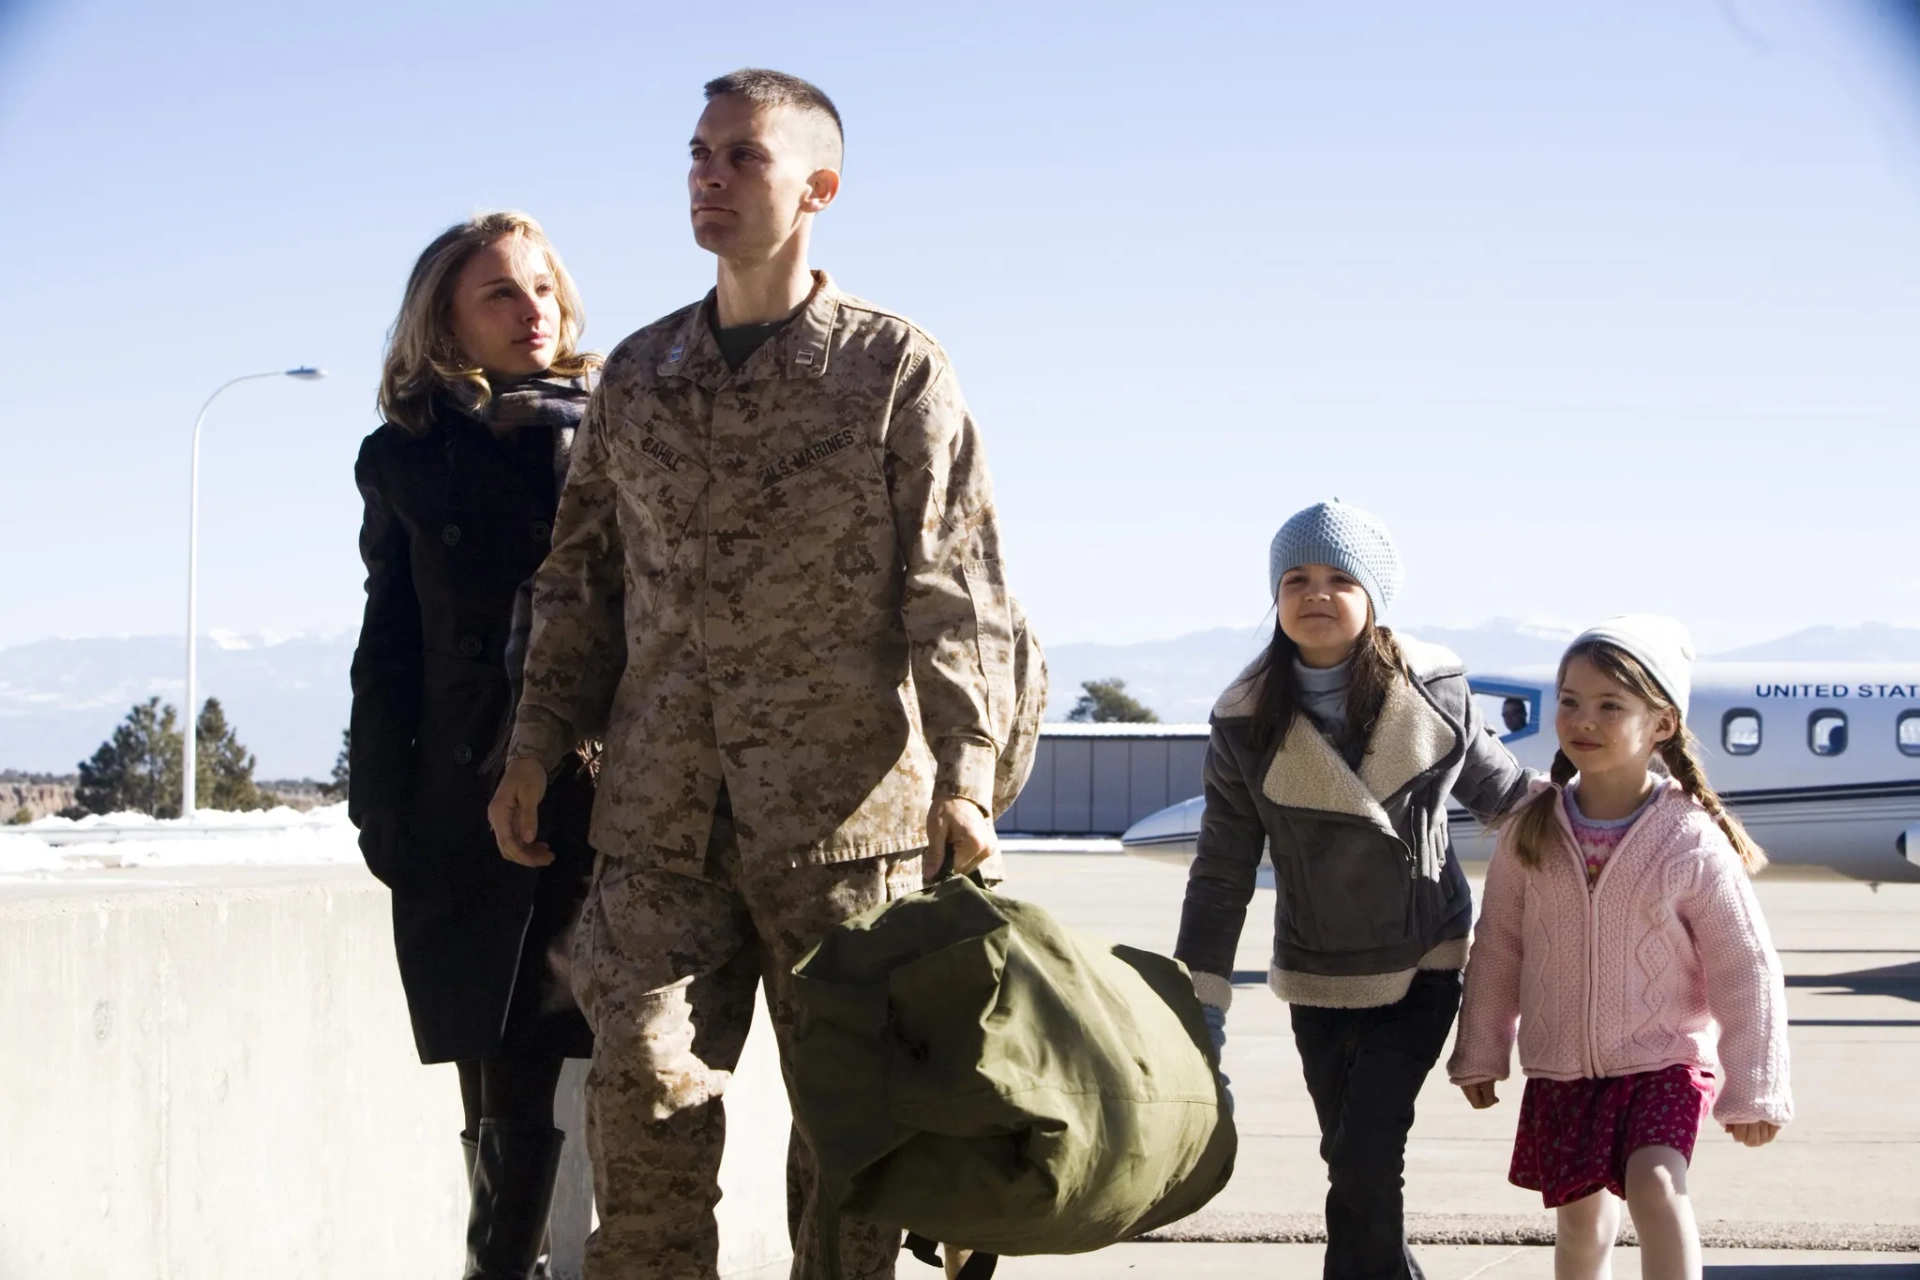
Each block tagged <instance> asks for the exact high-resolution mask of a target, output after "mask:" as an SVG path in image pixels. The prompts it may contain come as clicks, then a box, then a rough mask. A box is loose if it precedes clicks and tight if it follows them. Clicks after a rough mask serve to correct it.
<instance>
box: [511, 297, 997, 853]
mask: <svg viewBox="0 0 1920 1280" xmlns="http://www.w3.org/2000/svg"><path fill="white" fill-rule="evenodd" d="M817 279H818V283H817V284H816V286H815V289H814V292H813V294H812V296H811V297H810V298H809V299H808V301H807V302H806V304H805V306H804V307H802V309H801V311H800V313H799V314H798V315H797V316H795V317H794V319H793V320H792V322H791V323H789V324H788V325H787V326H786V327H785V328H784V329H782V330H781V331H780V332H778V333H777V334H775V335H774V336H773V337H772V338H771V339H769V340H768V342H767V343H766V345H764V346H763V347H761V348H760V349H759V350H758V351H756V352H755V353H754V354H753V356H752V357H751V358H749V359H748V361H747V362H746V363H745V364H744V365H742V366H741V367H740V369H739V370H738V371H737V372H732V373H730V372H729V371H728V369H727V366H726V362H725V361H724V360H723V359H722V358H721V355H720V351H719V347H718V344H717V343H716V342H715V341H714V339H713V336H712V334H711V333H710V332H709V329H708V322H707V316H708V311H709V309H710V308H711V307H712V306H713V305H714V301H713V296H712V295H711V294H709V295H708V296H707V298H706V299H705V300H703V301H702V302H700V303H698V304H696V305H694V306H691V307H688V308H686V309H684V310H681V311H678V312H675V313H674V314H672V315H670V316H667V317H666V318H665V319H662V320H659V321H656V322H655V323H654V324H651V325H649V326H648V327H646V328H644V329H642V330H640V331H639V332H638V333H635V334H634V335H632V336H631V337H629V338H628V339H627V340H626V341H625V342H623V343H621V344H620V346H619V347H617V348H616V349H615V350H614V352H613V354H612V355H611V356H610V357H609V358H608V361H607V366H606V370H605V372H604V374H603V375H602V379H601V383H600V386H599V389H598V390H597V391H596V393H595V395H594V398H593V402H592V404H591V406H590V407H589V408H588V411H587V417H586V421H585V422H584V423H583V424H582V426H581V430H580V435H579V438H578V441H577V443H576V445H575V448H574V457H573V462H572V469H571V472H570V474H569V476H568V480H567V487H566V491H565V493H564V494H563V495H562V498H561V502H560V510H559V514H558V516H557V517H556V520H555V529H554V542H553V550H552V553H551V554H550V555H549V556H548V558H547V561H546V563H545V564H544V565H543V566H542V567H541V569H540V572H539V574H538V576H537V577H536V579H535V583H534V615H535V616H534V625H533V635H532V639H531V643H530V647H529V652H528V654H527V662H526V691H525V694H524V696H523V698H522V701H521V704H520V710H519V714H518V718H517V720H516V723H515V726H514V734H513V741H512V744H511V746H510V747H509V749H508V758H509V759H517V758H521V757H531V758H533V759H537V760H539V761H540V762H541V763H542V764H544V765H546V766H548V767H549V768H551V767H552V766H553V765H554V764H556V763H557V762H558V761H559V760H560V759H561V757H562V756H563V755H564V754H565V753H566V752H567V751H568V750H570V749H571V748H572V746H573V744H574V743H576V742H578V741H580V740H582V739H588V738H594V737H601V736H604V738H605V741H606V754H605V757H604V762H603V765H602V769H601V774H600V784H599V785H600V790H599V796H598V798H597V800H596V803H595V810H594V820H593V842H594V844H595V846H596V847H597V848H599V849H601V850H602V851H603V852H605V853H607V854H608V855H609V856H623V857H644V858H646V859H648V860H649V861H651V862H653V863H655V864H657V865H660V866H662V867H663V868H666V869H670V870H682V871H687V872H693V873H697V872H698V871H699V869H700V867H701V865H702V861H703V859H704V857H705V853H706V842H707V836H708V832H709V830H710V828H711V825H712V817H713V809H714V804H715V800H716V798H717V796H718V794H719V792H720V788H721V786H722V783H723V782H724V784H725V787H726V792H727V795H728V798H729V801H730V803H731V806H732V809H733V814H734V823H735V826H736V828H737V830H738V832H739V838H740V844H741V853H742V856H743V858H745V859H746V860H747V861H749V862H756V861H757V862H761V863H762V864H765V863H766V862H768V861H772V862H776V863H780V864H785V865H800V864H804V863H822V862H837V861H844V860H848V859H853V858H865V857H874V856H877V855H880V854H886V853H896V852H900V851H903V850H909V849H914V848H919V847H921V846H924V845H925V844H926V814H927V809H928V806H929V805H930V803H931V801H932V797H933V795H934V793H935V792H936V790H937V791H938V792H939V793H941V794H948V795H956V796H963V797H966V798H967V799H969V800H973V801H976V802H978V803H979V804H980V805H981V806H982V807H983V808H986V809H989V810H991V806H992V803H993V781H994V762H995V759H996V756H997V754H998V751H999V748H1000V746H1001V745H1002V744H1004V742H1005V740H1006V736H1007V728H1008V725H1009V723H1010V721H1011V717H1012V713H1013V702H1014V688H1013V675H1012V643H1013V635H1012V620H1011V609H1010V603H1009V597H1008V594H1007V589H1006V584H1005V581H1004V578H1003V576H1002V572H1001V565H1000V531H999V525H998V521H997V519H996V517H995V515H994V509H993V489H992V484H991V481H990V480H989V479H988V475H987V465H986V459H985V457H984V456H983V454H982V452H981V445H980V433H979V430H978V428H977V427H976V425H975V423H974V421H973V418H972V417H971V415H969V414H968V412H967V407H966V404H965V402H964V401H963V400H962V399H961V395H960V387H959V384H958V382H957V381H956V380H955V377H954V373H953V369H952V367H951V365H949V363H948V361H947V357H946V353H945V352H943V351H942V350H941V349H940V347H939V344H937V343H936V342H934V340H933V339H932V338H930V337H928V336H927V335H926V334H925V333H922V332H921V331H920V330H919V329H917V328H915V327H914V326H913V325H912V324H910V323H909V322H907V321H906V320H903V319H901V318H900V317H899V316H896V315H894V314H892V313H890V312H887V311H883V310H881V309H879V308H878V307H875V306H873V305H871V304H870V303H866V302H862V301H859V300H857V299H855V298H851V297H848V296H847V295H845V294H843V293H841V292H839V291H838V290H837V289H835V288H834V286H833V283H832V281H830V280H829V279H828V278H827V277H826V275H825V274H824V273H818V275H817Z"/></svg>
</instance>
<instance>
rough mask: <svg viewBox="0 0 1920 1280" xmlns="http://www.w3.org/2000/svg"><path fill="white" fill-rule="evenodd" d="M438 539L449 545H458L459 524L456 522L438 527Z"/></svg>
mask: <svg viewBox="0 0 1920 1280" xmlns="http://www.w3.org/2000/svg"><path fill="white" fill-rule="evenodd" d="M440 541H442V542H444V543H446V544H447V545H448V546H450V547H457V546H459V545H460V526H459V525H457V524H449V525H443V526H442V527H441V529H440Z"/></svg>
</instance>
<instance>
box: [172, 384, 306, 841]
mask: <svg viewBox="0 0 1920 1280" xmlns="http://www.w3.org/2000/svg"><path fill="white" fill-rule="evenodd" d="M326 376H327V371H326V370H325V369H315V368H312V367H311V366H308V365H301V366H300V367H299V368H298V369H275V370H272V371H271V372H268V373H249V374H243V375H242V376H240V377H238V378H235V379H234V380H233V381H231V382H226V383H222V384H221V385H220V387H219V388H218V389H217V390H216V391H215V392H214V393H213V394H212V395H210V396H208V397H207V402H206V403H205V404H203V405H201V406H200V416H199V417H197V418H195V419H194V420H193V478H192V480H191V482H190V484H189V488H188V494H189V496H188V499H187V722H186V726H185V729H186V731H185V733H184V734H182V735H181V736H182V737H183V739H184V740H185V745H186V756H185V758H184V760H183V761H182V763H183V765H184V766H185V767H184V768H183V769H182V770H181V774H180V816H181V817H182V818H191V817H193V798H194V797H193V792H194V782H195V777H194V775H195V774H196V773H197V772H198V770H199V766H200V741H199V738H200V734H199V729H200V712H199V710H198V709H197V708H196V707H195V706H194V701H193V695H194V677H195V676H196V675H197V674H198V673H199V672H198V663H197V662H196V661H195V658H196V655H195V653H194V644H193V637H194V633H195V632H196V631H198V630H199V597H198V595H197V594H196V591H197V587H198V585H199V576H200V427H201V426H202V424H204V423H205V422H206V420H207V410H209V409H211V408H213V402H214V401H215V400H218V399H219V398H220V393H221V392H222V391H225V390H226V389H227V388H228V387H233V386H238V385H239V384H240V383H242V382H254V381H257V380H258V379H260V378H298V379H300V381H302V382H318V381H319V380H320V379H321V378H324V377H326Z"/></svg>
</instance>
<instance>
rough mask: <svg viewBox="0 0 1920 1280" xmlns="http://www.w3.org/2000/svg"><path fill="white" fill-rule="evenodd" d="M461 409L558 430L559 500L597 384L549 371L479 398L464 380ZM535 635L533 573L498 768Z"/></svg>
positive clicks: (495, 426)
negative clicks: (559, 375)
mask: <svg viewBox="0 0 1920 1280" xmlns="http://www.w3.org/2000/svg"><path fill="white" fill-rule="evenodd" d="M450 390H451V391H452V394H453V400H454V403H455V404H457V405H458V406H459V408H460V411H461V412H462V413H464V414H466V415H467V416H468V417H470V418H472V419H473V420H474V421H476V422H479V423H482V424H484V425H485V426H486V427H487V428H488V429H489V430H490V431H492V432H493V433H494V434H495V435H508V434H511V433H512V432H514V431H516V430H518V429H519V428H521V427H548V428H550V429H551V430H552V431H553V493H554V497H555V499H556V500H558V498H559V496H560V491H561V490H562V489H564V488H565V487H566V483H567V460H568V459H569V458H570V457H571V456H572V453H573V437H574V433H575V432H576V431H577V430H578V429H579V426H580V420H581V419H582V418H583V417H585V416H586V412H587V400H588V397H589V396H590V395H591V393H592V386H591V385H590V383H589V380H588V379H587V378H561V377H556V376H552V375H543V376H539V377H533V378H522V379H519V380H517V381H514V382H506V383H501V384H500V385H498V386H496V387H495V388H494V389H493V395H492V396H490V397H488V399H487V402H486V403H485V404H481V403H479V400H480V394H479V388H478V387H475V386H473V385H472V384H470V383H460V384H458V385H456V386H455V387H453V388H451V389H450ZM532 636H533V579H532V578H528V579H527V580H526V581H525V582H522V583H521V584H520V589H519V591H517V592H515V593H514V597H513V621H512V623H511V625H510V626H509V628H508V631H507V652H506V661H507V680H508V682H509V684H510V685H511V686H512V694H511V696H510V697H509V698H508V701H507V721H506V724H505V725H504V726H502V728H501V732H500V737H499V740H498V741H497V742H496V743H495V744H494V748H493V750H492V751H491V752H490V753H488V756H487V759H486V761H485V762H484V763H483V764H482V768H484V769H490V770H494V771H498V770H500V769H504V768H505V767H506V758H507V740H508V738H509V737H510V736H511V735H512V732H513V717H514V713H515V712H516V711H517V710H518V708H519V706H520V693H521V689H522V687H523V682H524V678H525V673H526V665H527V642H528V641H529V640H530V639H531V638H532Z"/></svg>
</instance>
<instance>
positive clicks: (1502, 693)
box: [1468, 680, 1548, 742]
mask: <svg viewBox="0 0 1920 1280" xmlns="http://www.w3.org/2000/svg"><path fill="white" fill-rule="evenodd" d="M1468 687H1469V688H1470V689H1472V691H1473V706H1474V710H1475V711H1477V712H1479V713H1480V723H1481V724H1483V725H1485V726H1486V727H1487V730H1488V732H1490V733H1494V734H1498V735H1499V738H1500V741H1502V742H1512V741H1514V740H1515V739H1516V738H1529V737H1532V736H1533V735H1534V734H1536V733H1539V732H1540V726H1541V722H1542V721H1543V720H1545V719H1547V718H1548V717H1547V716H1545V715H1543V714H1542V712H1541V709H1540V698H1541V693H1540V690H1539V689H1538V688H1537V687H1535V686H1531V685H1521V684H1508V683H1507V682H1506V681H1504V680H1474V681H1472V682H1471V683H1470V685H1469V686H1468Z"/></svg>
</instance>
